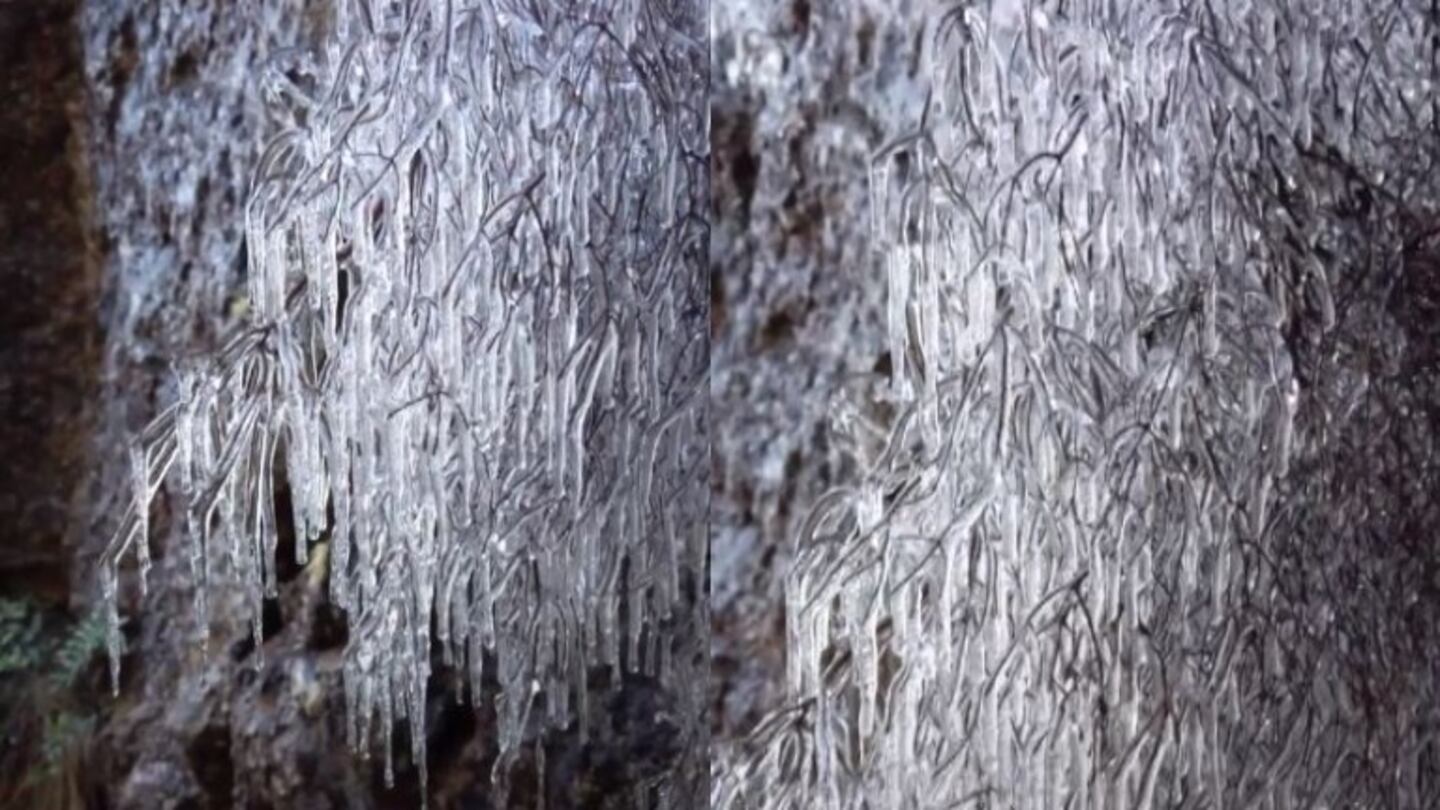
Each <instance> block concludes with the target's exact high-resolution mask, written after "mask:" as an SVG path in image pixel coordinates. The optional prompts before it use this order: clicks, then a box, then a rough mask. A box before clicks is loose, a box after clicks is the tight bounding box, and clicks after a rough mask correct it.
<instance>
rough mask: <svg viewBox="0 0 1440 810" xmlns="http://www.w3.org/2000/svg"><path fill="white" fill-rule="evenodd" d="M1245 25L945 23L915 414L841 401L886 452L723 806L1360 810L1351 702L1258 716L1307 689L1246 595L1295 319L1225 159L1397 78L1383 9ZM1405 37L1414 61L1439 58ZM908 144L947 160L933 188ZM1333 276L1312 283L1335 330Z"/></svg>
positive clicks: (895, 283) (897, 395) (914, 314)
mask: <svg viewBox="0 0 1440 810" xmlns="http://www.w3.org/2000/svg"><path fill="white" fill-rule="evenodd" d="M1215 5H1216V6H1217V7H1218V9H1217V10H1216V11H1214V12H1211V13H1205V14H1201V13H1200V12H1199V11H1197V10H1196V9H1195V7H1194V6H1193V4H1186V3H1175V2H1153V0H1144V1H1143V2H1141V1H1139V0H1136V1H1135V2H1124V1H1123V0H1122V2H1119V3H1116V2H1113V1H1112V0H1106V1H1105V2H1086V1H1085V0H1081V2H1065V3H1059V4H1057V3H1047V2H1019V0H1016V2H1006V3H995V4H993V6H992V7H991V9H989V10H988V11H987V9H986V7H985V4H960V5H959V6H947V7H946V8H944V9H941V10H939V11H937V12H936V13H935V15H934V17H933V18H931V19H929V20H927V21H926V25H927V29H926V31H925V37H924V40H923V41H924V43H925V44H924V46H923V47H924V51H923V54H922V58H921V61H920V64H921V69H922V70H923V71H925V72H926V73H927V74H928V76H929V77H930V81H931V86H932V88H933V93H932V95H931V97H930V98H929V99H928V100H927V101H926V109H925V110H924V111H923V113H922V111H921V110H920V109H918V105H917V110H916V112H917V115H916V118H917V120H922V118H923V123H922V124H921V125H920V126H919V127H917V129H916V131H915V132H913V133H896V135H898V137H897V138H896V139H895V140H894V141H893V142H891V143H890V144H887V145H886V146H885V147H884V148H883V149H882V150H881V151H880V153H879V154H877V155H876V157H875V160H874V169H873V172H872V178H871V184H870V186H871V189H870V191H871V199H872V208H873V212H874V218H875V225H874V232H873V234H872V238H873V240H874V245H875V248H876V251H877V253H878V254H879V255H880V256H881V257H882V260H883V263H884V264H883V266H884V270H885V273H886V274H887V275H888V279H889V282H888V284H889V287H888V302H889V304H888V322H889V345H888V347H887V348H888V352H889V359H890V367H891V373H890V375H889V378H888V380H887V381H886V382H885V384H884V386H883V390H882V391H881V392H879V394H878V395H877V396H878V398H879V399H882V400H885V399H888V400H889V402H890V403H891V405H893V408H891V409H884V408H876V407H873V406H871V405H869V404H868V403H867V402H866V401H854V402H847V403H841V406H840V407H839V408H838V412H839V414H840V416H839V418H837V419H836V420H835V423H834V424H833V425H832V429H833V430H834V431H835V433H836V434H838V435H839V436H841V437H846V436H853V437H856V440H855V441H854V442H852V444H853V445H855V446H857V447H862V448H863V447H867V446H868V447H873V448H875V449H874V450H873V451H872V452H869V453H863V452H862V453H860V454H859V457H857V459H856V461H857V467H858V468H859V469H860V470H862V472H861V473H860V474H859V475H857V477H856V480H854V481H853V482H851V483H849V484H848V485H846V486H844V487H841V488H838V489H836V490H834V491H832V492H830V493H829V494H827V495H825V496H823V497H821V498H820V499H819V500H818V502H817V503H816V505H815V508H814V510H813V512H812V513H811V515H810V517H809V519H808V521H807V522H806V524H805V526H804V529H803V532H802V533H801V535H800V537H799V538H798V546H797V551H796V555H797V556H796V558H795V560H794V561H793V563H792V564H791V568H790V573H789V575H788V578H787V581H786V585H785V593H786V596H785V624H786V629H787V639H786V650H787V671H788V682H787V685H786V693H785V694H786V703H785V705H784V706H783V707H781V708H780V709H778V710H776V711H775V712H773V713H772V714H771V715H770V716H769V717H768V718H767V719H766V720H764V721H763V722H762V723H761V724H760V725H759V726H758V727H757V729H756V730H755V731H754V733H753V734H752V735H751V737H750V738H749V739H748V740H747V741H746V742H745V743H744V744H743V745H742V746H740V747H739V748H737V749H736V750H735V751H733V752H731V753H730V754H729V757H728V759H727V761H726V762H725V763H724V765H723V766H722V767H720V768H718V769H717V770H716V772H715V773H716V779H715V782H714V785H713V792H712V803H713V805H714V806H716V807H726V808H767V810H782V809H788V808H796V809H797V810H798V808H807V807H825V808H833V809H834V810H841V808H855V809H856V810H859V809H860V808H868V810H879V809H880V808H887V809H889V808H912V807H971V806H974V807H994V808H1035V810H1049V808H1059V807H1069V808H1149V807H1170V806H1182V805H1183V806H1186V807H1193V806H1205V807H1222V806H1232V805H1233V806H1237V807H1239V806H1243V807H1252V806H1255V807H1259V806H1264V807H1273V808H1288V807H1311V806H1318V805H1317V804H1315V802H1316V801H1318V800H1320V797H1322V796H1323V795H1326V794H1325V791H1326V790H1327V788H1326V787H1325V780H1327V779H1331V778H1333V774H1334V769H1333V767H1327V764H1328V765H1333V763H1334V760H1333V759H1331V760H1325V761H1322V758H1321V755H1320V754H1319V753H1318V752H1319V751H1320V749H1319V748H1315V749H1310V748H1308V747H1304V746H1301V745H1300V744H1299V740H1300V739H1301V736H1300V735H1301V734H1306V733H1317V734H1323V733H1330V734H1331V736H1332V737H1333V736H1335V735H1336V734H1337V733H1341V732H1337V729H1338V728H1339V727H1338V726H1336V725H1331V726H1329V732H1323V731H1322V732H1316V731H1315V729H1316V728H1323V727H1324V724H1325V723H1334V722H1335V721H1336V714H1335V709H1334V707H1335V705H1336V703H1335V701H1336V697H1335V696H1334V695H1333V694H1332V695H1330V696H1329V697H1324V696H1321V697H1317V698H1316V700H1317V701H1318V703H1317V704H1315V705H1312V706H1306V705H1302V704H1292V703H1285V704H1283V705H1284V706H1285V710H1286V711H1288V712H1290V714H1288V715H1285V714H1283V713H1281V712H1277V713H1276V714H1275V715H1274V719H1273V722H1266V723H1264V724H1259V723H1258V722H1257V721H1256V720H1255V719H1254V718H1252V717H1247V716H1246V715H1245V714H1244V713H1243V712H1244V711H1247V709H1245V707H1251V708H1253V707H1256V706H1260V705H1271V704H1266V701H1267V700H1273V697H1272V698H1267V697H1265V695H1266V694H1267V693H1265V692H1264V691H1263V690H1264V689H1265V688H1266V687H1265V686H1264V682H1265V681H1266V680H1267V679H1270V681H1271V683H1274V682H1277V679H1278V681H1283V680H1284V679H1286V678H1290V677H1305V676H1304V674H1303V673H1294V672H1287V670H1286V663H1285V661H1284V659H1283V658H1282V656H1281V655H1280V654H1279V648H1278V646H1277V640H1276V639H1275V638H1274V637H1273V634H1272V635H1271V636H1270V637H1268V638H1261V639H1258V640H1256V639H1252V640H1251V642H1250V643H1252V644H1258V646H1259V649H1260V652H1259V653H1257V654H1256V655H1254V656H1247V655H1245V654H1242V653H1240V652H1238V650H1239V648H1241V647H1243V646H1244V644H1245V642H1243V641H1242V640H1241V638H1240V635H1241V634H1240V632H1239V630H1238V628H1239V627H1240V624H1239V623H1238V622H1235V621H1232V620H1231V618H1230V614H1231V612H1232V610H1233V609H1234V608H1235V606H1234V605H1230V604H1228V603H1227V600H1232V599H1234V598H1235V597H1234V594H1235V592H1236V588H1237V587H1244V588H1246V589H1247V592H1249V593H1259V594H1265V593H1267V592H1268V591H1269V590H1270V589H1269V588H1268V587H1267V586H1266V585H1265V583H1264V578H1265V577H1266V576H1268V574H1267V573H1266V572H1265V571H1263V570H1261V571H1258V572H1256V571H1251V572H1248V573H1247V572H1242V571H1241V569H1240V565H1239V557H1238V555H1239V551H1238V549H1239V548H1240V546H1241V545H1242V544H1252V547H1255V548H1259V549H1261V553H1263V549H1264V548H1265V547H1266V546H1267V544H1268V542H1269V538H1268V533H1267V529H1268V528H1269V526H1270V525H1271V520H1272V517H1273V511H1274V507H1275V503H1276V496H1275V490H1276V487H1277V484H1278V483H1279V482H1280V481H1282V480H1283V479H1284V477H1285V476H1286V473H1287V470H1288V468H1289V465H1290V463H1291V456H1292V453H1294V452H1296V450H1295V446H1296V445H1297V443H1298V442H1297V440H1296V439H1294V438H1293V436H1294V420H1295V416H1296V414H1295V408H1296V396H1295V394H1296V389H1295V383H1294V375H1293V370H1292V368H1291V360H1290V357H1289V355H1288V352H1287V350H1286V348H1285V344H1284V340H1283V337H1282V334H1281V326H1282V324H1283V323H1284V322H1285V319H1286V317H1287V307H1291V306H1294V305H1295V304H1294V302H1293V301H1289V300H1287V299H1286V297H1285V295H1284V294H1283V291H1280V290H1278V289H1277V288H1276V287H1275V285H1273V284H1270V283H1268V282H1267V278H1266V275H1265V274H1267V273H1269V274H1274V273H1275V272H1278V271H1277V270H1276V269H1275V261H1276V259H1277V257H1275V256H1273V255H1271V254H1269V253H1268V252H1267V247H1266V245H1265V244H1264V243H1263V242H1262V241H1261V240H1260V239H1259V238H1258V237H1259V234H1257V233H1256V230H1255V228H1254V227H1253V226H1252V225H1251V224H1250V223H1247V222H1246V221H1244V220H1243V219H1242V217H1241V216H1240V215H1239V213H1238V212H1239V206H1238V205H1237V204H1236V202H1235V201H1234V200H1233V199H1229V198H1228V197H1227V195H1228V194H1229V193H1230V192H1229V191H1228V190H1227V188H1226V186H1225V184H1224V181H1223V178H1222V177H1221V176H1220V175H1219V174H1218V170H1224V169H1227V168H1233V167H1234V165H1235V164H1236V163H1238V162H1241V161H1253V162H1257V163H1258V160H1259V158H1260V156H1259V155H1258V154H1257V152H1258V150H1259V149H1261V148H1262V146H1263V145H1262V144H1260V143H1259V142H1258V141H1259V137H1257V135H1256V132H1260V133H1265V134H1269V135H1274V136H1275V143H1278V144H1280V146H1279V147H1272V148H1294V149H1306V148H1309V147H1310V146H1311V144H1312V143H1313V142H1316V140H1317V139H1318V138H1320V137H1322V136H1325V137H1329V136H1330V135H1333V134H1335V133H1338V132H1340V131H1342V130H1349V129H1350V122H1348V121H1340V120H1330V119H1324V116H1326V115H1329V116H1331V117H1332V118H1333V116H1334V115H1336V113H1334V112H1333V111H1330V108H1329V107H1324V109H1321V108H1322V106H1324V105H1320V104H1318V103H1317V104H1314V105H1312V104H1311V103H1310V99H1311V98H1312V97H1315V98H1318V97H1319V96H1320V95H1321V93H1322V90H1323V87H1322V83H1323V82H1324V81H1335V79H1334V78H1333V77H1332V78H1331V79H1328V80H1327V79H1325V77H1324V76H1323V75H1322V70H1321V64H1322V58H1327V57H1328V58H1330V59H1332V60H1333V61H1332V65H1333V66H1334V68H1333V69H1335V70H1349V71H1350V73H1353V74H1354V75H1350V73H1346V74H1344V77H1348V78H1344V77H1342V80H1341V81H1340V82H1339V86H1340V87H1342V88H1345V89H1344V90H1343V91H1340V92H1338V93H1337V94H1339V95H1347V94H1348V93H1349V92H1350V88H1351V86H1352V85H1353V84H1354V82H1355V81H1357V80H1358V81H1363V79H1362V78H1360V73H1361V70H1360V63H1359V60H1357V59H1353V58H1352V57H1353V56H1354V55H1353V54H1348V55H1347V54H1341V53H1338V52H1336V50H1335V49H1336V44H1335V43H1337V42H1345V41H1347V40H1348V38H1350V37H1351V36H1353V35H1356V34H1357V32H1359V31H1363V30H1367V29H1365V28H1364V27H1363V26H1362V25H1361V24H1360V23H1359V22H1357V19H1359V18H1363V17H1364V16H1365V15H1366V14H1367V13H1368V12H1367V11H1366V9H1365V8H1364V7H1363V6H1364V5H1365V4H1356V3H1346V2H1331V3H1310V4H1283V3H1282V4H1274V3H1268V2H1260V1H1257V2H1253V3H1252V2H1247V0H1233V1H1231V2H1222V3H1216V4H1215ZM1277 5H1278V6H1287V7H1288V6H1295V8H1293V9H1290V10H1289V11H1286V12H1284V15H1285V16H1283V17H1282V14H1281V12H1280V11H1279V10H1278V9H1277ZM1060 6H1063V10H1061V9H1060V8H1059V7H1060ZM1312 6H1313V8H1312ZM1002 7H1003V8H1002ZM1182 7H1189V8H1190V11H1188V12H1187V11H1185V10H1184V9H1183V8H1182ZM1002 11H1004V12H1005V13H1002ZM992 12H993V13H992ZM1216 15H1218V16H1216ZM1211 25H1219V26H1220V29H1219V30H1214V29H1212V28H1211V27H1210V26H1211ZM1277 32H1278V34H1279V37H1280V45H1279V46H1276V44H1275V42H1276V37H1277ZM1387 36H1390V39H1388V40H1386V41H1383V42H1381V43H1377V44H1376V45H1375V47H1377V48H1381V47H1384V48H1389V49H1391V56H1392V57H1394V58H1399V57H1396V56H1395V55H1396V54H1403V53H1404V48H1406V47H1410V46H1416V45H1417V43H1410V45H1409V46H1407V45H1406V44H1405V43H1404V42H1403V41H1401V39H1399V38H1398V35H1393V36H1392V35H1387ZM1367 42H1368V40H1367ZM1326 43H1328V44H1326ZM1324 48H1328V49H1329V51H1325V50H1324ZM1417 49H1418V46H1417ZM1419 50H1423V49H1419ZM1416 58H1417V59H1418V57H1416ZM1417 64H1418V62H1417ZM1259 77H1263V78H1259ZM1357 92H1358V91H1357ZM1227 115H1235V116H1237V118H1236V120H1235V122H1234V126H1232V127H1230V128H1229V129H1228V130H1227V129H1225V128H1224V127H1223V126H1222V122H1223V121H1224V119H1225V117H1226V116H1227ZM1238 116H1244V118H1243V120H1242V119H1240V118H1238ZM1242 124H1243V126H1242ZM1336 137H1342V138H1344V139H1346V140H1344V142H1341V143H1337V148H1341V149H1348V148H1349V147H1348V145H1347V144H1348V143H1349V141H1348V138H1349V134H1348V132H1347V133H1346V134H1345V135H1343V136H1340V135H1336ZM902 152H904V153H908V157H910V158H911V159H912V160H911V163H912V164H918V165H920V166H921V167H922V169H921V170H920V171H917V172H913V173H911V174H910V177H909V178H908V179H905V180H901V179H899V178H898V177H896V176H892V168H893V167H894V166H896V165H897V162H896V160H895V157H896V155H898V154H900V153H902ZM1217 166H1218V170H1217ZM1212 180H1213V181H1214V182H1212ZM1316 238H1319V237H1318V236H1317V237H1316ZM1328 272H1333V270H1329V269H1327V268H1325V267H1322V266H1319V265H1318V264H1317V265H1314V266H1313V267H1311V268H1310V275H1309V276H1308V277H1307V278H1306V279H1305V282H1304V287H1303V289H1305V290H1306V292H1305V295H1306V296H1307V298H1308V299H1309V300H1310V301H1312V302H1314V304H1313V306H1315V307H1317V308H1318V309H1319V311H1320V313H1321V315H1320V318H1321V320H1322V321H1323V322H1324V323H1325V325H1326V326H1327V327H1329V326H1333V325H1334V321H1335V311H1334V310H1335V307H1334V303H1333V296H1332V293H1331V289H1330V286H1331V284H1333V283H1334V280H1333V278H1332V277H1328V276H1327V273H1328ZM887 412H889V413H894V414H896V415H895V416H894V417H893V418H889V419H887V418H886V417H885V416H883V414H886V413H887ZM871 437H874V438H871ZM876 439H879V440H878V441H877V440H876ZM1247 578H1248V581H1246V580H1247ZM1242 582H1243V583H1244V584H1243V585H1242ZM1242 662H1243V663H1242ZM1314 677H1316V678H1319V679H1322V680H1323V679H1324V678H1325V677H1326V676H1325V675H1324V674H1323V673H1322V674H1317V675H1314ZM1272 688H1273V687H1272ZM1331 688H1332V689H1335V690H1340V689H1343V687H1340V686H1338V685H1336V686H1332V687H1331ZM1341 701H1342V703H1343V697H1342V698H1341ZM1317 706H1318V708H1317ZM1311 711H1313V712H1314V714H1311V715H1307V714H1306V713H1307V712H1311ZM1282 716H1283V717H1286V718H1288V719H1285V720H1282V719H1280V718H1281V717H1282ZM1307 716H1308V717H1309V719H1308V720H1306V722H1304V723H1301V722H1298V720H1299V719H1301V718H1302V717H1307ZM1317 718H1318V719H1317ZM1312 723H1314V724H1318V725H1314V726H1312ZM1306 729H1309V731H1306ZM1343 745H1344V746H1347V747H1348V746H1349V743H1348V742H1344V743H1343ZM1347 750H1348V748H1347ZM1416 795H1418V793H1417V794H1416Z"/></svg>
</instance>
